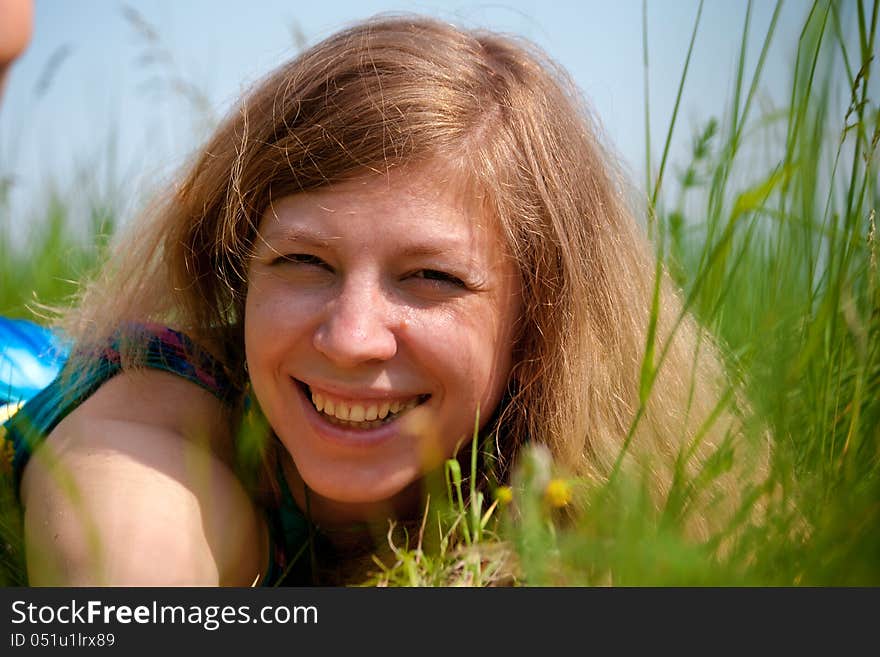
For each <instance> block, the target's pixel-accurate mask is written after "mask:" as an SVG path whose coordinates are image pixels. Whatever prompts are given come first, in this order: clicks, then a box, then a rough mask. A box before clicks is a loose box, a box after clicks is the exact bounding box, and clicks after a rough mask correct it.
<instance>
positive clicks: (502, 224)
mask: <svg viewBox="0 0 880 657" xmlns="http://www.w3.org/2000/svg"><path fill="white" fill-rule="evenodd" d="M654 272H655V264H654V260H653V257H652V254H651V250H650V248H649V246H648V244H647V242H646V240H645V238H644V236H643V235H642V234H641V231H640V230H639V228H638V226H637V224H636V222H635V221H634V219H633V216H632V214H631V212H630V211H629V209H628V207H627V203H626V199H625V196H624V185H623V181H622V179H621V177H620V176H619V174H618V172H617V169H616V168H615V165H614V162H613V158H612V156H611V155H610V154H609V152H608V151H606V149H605V148H604V147H603V145H602V143H601V141H600V138H599V134H598V132H597V130H596V128H595V126H594V125H593V123H592V122H591V120H590V118H589V115H588V113H587V111H586V110H585V108H584V105H583V103H582V101H581V99H580V98H579V96H578V93H577V91H576V89H575V87H574V85H573V84H572V83H571V81H570V80H569V78H568V76H567V75H566V74H565V72H564V71H562V70H561V69H559V67H557V66H556V65H555V64H554V63H553V62H551V61H549V60H548V59H547V58H546V56H545V55H543V54H542V53H541V52H540V51H538V50H537V49H536V48H535V47H534V46H532V45H530V44H528V43H526V42H524V41H518V40H515V39H511V38H508V37H502V36H500V35H496V34H493V33H489V32H482V31H470V30H463V29H459V28H457V27H454V26H451V25H447V24H445V23H441V22H438V21H434V20H430V19H425V18H421V17H396V18H380V19H375V20H370V21H366V22H363V23H360V24H357V25H354V26H353V27H351V28H349V29H347V30H344V31H342V32H339V33H337V34H335V35H333V36H331V37H329V38H328V39H326V40H325V41H323V42H321V43H319V44H318V45H316V46H314V47H313V48H311V49H309V50H308V51H306V52H305V53H303V54H302V55H301V56H299V57H297V58H296V59H295V60H293V61H292V62H289V63H287V64H285V65H283V66H281V67H280V68H279V69H278V70H276V71H275V72H273V73H272V74H271V75H270V76H268V77H267V78H266V79H265V80H263V81H262V82H261V83H259V84H258V85H256V87H255V88H254V89H253V90H252V91H251V92H250V93H248V94H247V95H246V96H245V97H244V99H243V100H242V102H241V103H240V105H239V106H238V107H237V108H236V109H235V111H234V112H233V113H232V114H231V115H230V116H229V118H227V120H226V121H225V122H224V123H223V124H222V125H221V126H220V127H219V128H218V129H217V130H216V132H215V134H214V135H213V137H212V138H211V139H210V140H209V142H208V143H207V144H206V145H205V146H204V148H202V149H201V150H200V151H199V153H198V154H197V156H196V158H195V159H194V161H193V162H192V163H191V165H190V166H189V167H188V168H187V170H186V172H185V174H184V175H183V177H182V178H181V180H180V181H179V182H178V183H177V184H175V185H173V186H171V188H170V191H169V192H168V193H167V195H166V196H165V197H164V198H161V199H159V201H158V202H157V203H156V204H155V205H154V206H153V207H152V208H151V209H150V210H149V211H148V212H147V213H146V214H145V215H144V216H143V217H141V218H140V220H139V221H137V222H136V223H135V224H134V226H133V227H132V229H131V230H130V231H129V233H128V234H127V235H126V236H125V237H124V239H123V241H122V242H121V243H120V244H119V246H118V249H117V252H116V256H115V257H114V258H113V259H111V261H110V262H109V263H108V265H107V266H106V268H105V270H104V272H103V273H102V275H101V276H100V277H99V278H98V279H97V280H96V281H94V282H93V283H91V284H90V285H89V286H87V287H86V288H85V292H84V294H83V296H82V299H81V301H80V303H79V304H78V305H77V306H76V307H75V309H73V310H72V311H70V312H69V313H68V315H67V316H66V318H65V323H64V325H65V328H66V331H67V333H68V334H69V335H70V336H71V337H72V339H73V340H74V341H75V344H76V347H75V349H74V352H73V355H72V356H71V359H70V361H69V362H68V365H67V367H66V369H65V372H64V373H62V375H61V377H60V378H59V379H57V380H56V382H55V383H53V385H52V386H50V387H49V388H47V390H46V391H44V392H43V393H41V394H40V395H38V396H37V397H36V398H35V399H34V400H32V402H30V403H29V404H28V405H26V406H25V407H24V409H23V410H22V411H20V412H19V413H18V414H17V415H16V416H15V417H14V418H13V420H12V421H11V423H10V425H9V427H8V428H9V430H10V434H12V435H13V437H14V438H15V439H16V454H17V466H18V470H19V472H20V473H21V472H22V471H23V476H22V480H21V498H22V502H23V504H24V508H25V528H26V539H27V545H28V574H29V577H30V581H31V582H32V583H36V584H39V583H53V584H59V583H60V584H93V583H115V584H196V583H201V584H221V585H225V584H238V585H242V584H252V583H256V582H264V583H271V582H273V581H277V580H278V578H279V577H280V576H282V575H284V571H285V570H288V569H290V568H293V571H292V572H293V574H289V576H288V580H287V581H310V579H309V578H310V577H314V573H311V574H308V573H306V572H304V571H300V570H298V569H299V568H300V566H302V564H304V563H305V561H306V560H305V559H299V558H298V555H301V554H302V553H303V551H304V550H305V549H306V546H307V545H309V541H308V537H309V534H310V532H316V533H317V534H318V535H319V536H320V537H322V538H321V540H323V541H324V542H325V543H326V546H327V547H326V549H325V552H324V553H325V554H334V555H336V556H335V557H334V559H336V560H337V561H345V560H346V555H347V554H348V548H349V547H350V544H351V543H352V541H351V536H352V534H351V532H350V531H349V528H350V527H351V526H352V525H353V524H355V525H365V526H367V527H369V526H371V525H373V524H375V523H378V524H380V525H381V524H382V523H384V522H386V521H387V519H388V518H394V519H401V520H407V519H413V518H415V517H417V516H418V513H419V510H420V509H421V508H422V501H421V496H422V492H423V487H424V478H425V477H426V476H427V475H428V474H430V473H431V472H432V471H434V470H435V469H436V468H437V467H438V466H439V465H440V464H442V462H443V461H444V460H445V459H447V458H449V457H452V456H453V455H455V454H457V453H458V451H459V447H460V446H461V445H462V444H465V443H467V442H468V441H469V438H470V435H471V433H472V431H473V427H474V421H475V418H476V417H479V429H480V432H481V434H482V435H483V436H486V437H491V438H492V439H493V440H494V442H495V452H496V454H495V455H494V456H495V459H497V463H494V464H493V468H492V476H494V477H497V478H498V479H500V480H502V481H504V480H506V479H507V477H508V475H509V473H510V472H511V470H512V468H513V467H514V466H515V463H516V457H517V455H518V453H519V450H520V448H521V447H522V446H523V445H525V444H526V443H533V444H541V445H545V446H546V447H547V448H549V450H550V453H551V454H552V456H553V457H554V459H555V462H556V463H557V465H558V466H559V467H561V468H563V469H565V470H566V471H568V472H570V473H572V474H574V475H578V476H582V477H587V478H589V479H592V480H595V481H600V482H601V481H604V480H606V479H607V478H608V477H609V476H611V474H612V472H615V471H617V470H620V469H623V470H631V471H634V472H646V473H649V477H650V481H651V489H652V493H653V495H654V497H655V498H656V500H657V503H658V504H659V503H660V500H662V498H663V495H664V494H665V492H666V491H667V490H668V489H669V486H670V485H671V482H672V480H673V478H674V477H675V476H677V469H678V471H679V472H678V474H681V471H682V470H683V471H685V472H688V473H690V474H694V473H696V472H698V471H699V470H700V468H701V467H702V465H703V464H704V463H705V462H706V461H707V459H708V458H709V457H710V456H711V455H713V454H715V453H717V451H718V450H719V449H720V448H722V447H723V448H725V449H726V448H728V447H735V446H737V445H738V444H739V428H738V422H737V420H736V416H735V413H734V409H732V407H731V406H732V405H731V403H730V400H731V399H735V395H730V394H728V391H729V386H728V384H727V382H726V380H725V376H724V371H723V368H722V367H721V365H720V362H719V359H718V357H717V355H716V350H715V349H714V348H713V347H712V345H711V343H710V341H709V339H708V337H707V336H706V335H705V334H702V333H701V332H700V331H699V330H698V328H697V326H696V324H695V323H694V322H693V320H692V319H690V318H688V317H687V316H684V317H683V319H681V321H679V316H680V309H681V303H680V301H679V300H678V297H677V296H676V294H675V292H674V291H673V289H672V287H671V286H670V284H669V282H668V281H667V280H666V278H665V277H664V278H663V280H662V282H661V283H662V284H661V295H660V307H659V314H658V317H657V320H658V323H657V331H656V338H655V339H656V341H657V345H658V349H657V353H658V354H659V353H661V352H662V353H663V357H662V363H661V362H660V361H659V360H658V362H657V363H655V365H659V367H658V368H657V369H656V370H654V369H648V370H646V372H647V374H648V378H649V379H653V380H652V384H653V385H651V386H649V388H650V389H649V391H648V388H646V387H644V386H643V385H642V382H643V381H645V380H646V377H645V375H644V374H643V369H644V368H643V366H642V362H643V354H644V353H645V345H646V343H647V335H648V324H649V316H650V312H649V311H650V308H651V303H652V294H653V289H654ZM167 327H173V329H171V328H167ZM640 390H641V392H640ZM246 408H249V409H250V410H246ZM260 409H261V410H262V412H263V413H264V414H265V418H266V420H267V421H268V427H269V429H270V432H269V433H270V435H271V438H270V440H269V441H268V442H263V441H258V442H257V443H256V451H257V452H258V453H259V460H260V462H261V463H262V471H261V472H260V474H259V475H258V476H257V477H256V479H255V480H254V481H253V482H251V481H250V480H249V479H248V476H247V474H246V473H245V472H243V471H242V468H241V465H242V463H243V461H244V460H246V458H245V452H246V451H247V448H246V447H243V445H246V444H247V443H246V442H245V441H244V439H243V438H241V437H237V436H236V433H237V430H238V427H240V426H241V424H242V416H244V417H245V418H249V417H250V418H253V417H259V413H258V412H257V411H258V410H260ZM251 424H253V422H251ZM46 436H48V439H45V440H44V438H45V437H46ZM276 438H277V440H276ZM31 451H33V452H34V453H33V457H32V458H30V459H28V456H27V455H28V454H29V453H30V452H31ZM737 463H745V461H744V460H739V461H737ZM25 464H27V465H26V467H25ZM743 467H749V466H746V465H744V466H743ZM739 474H741V471H738V470H736V469H733V470H730V471H729V472H726V473H725V474H724V475H722V476H720V477H718V478H716V479H715V481H714V482H713V484H712V485H711V486H707V487H706V491H707V492H706V499H705V500H703V501H704V502H705V504H703V503H701V502H698V501H695V502H694V511H693V512H692V513H691V515H690V518H689V521H688V522H689V525H690V527H691V529H692V531H693V533H694V534H695V535H696V536H706V535H707V534H708V533H709V532H710V531H711V530H712V526H713V522H714V521H715V519H716V518H718V517H721V515H723V514H721V515H719V514H717V509H716V511H715V512H712V513H710V512H709V510H708V508H709V506H710V505H712V504H713V503H714V504H715V506H716V507H717V506H718V505H719V504H720V505H721V506H725V507H727V508H728V510H732V509H734V508H736V506H737V505H738V501H739V495H738V490H739V485H738V481H737V478H738V476H739ZM487 476H488V470H484V471H483V472H480V473H478V476H477V477H476V479H475V480H476V482H477V485H480V482H481V481H482V480H483V479H484V478H485V477H487ZM242 480H244V481H246V482H248V484H249V485H248V490H246V489H245V487H244V486H243V485H242V483H241V482H242ZM251 484H252V485H251ZM719 500H720V502H719ZM266 509H267V511H266ZM304 518H308V521H306V520H305V519H304ZM316 528H317V529H316ZM355 536H358V535H357V534H356V535H355ZM353 542H354V543H355V544H356V545H358V544H360V542H361V541H360V540H359V538H355V539H354V541H353ZM267 555H271V556H267ZM297 573H298V574H297ZM355 576H356V575H355Z"/></svg>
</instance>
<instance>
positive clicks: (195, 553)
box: [21, 371, 268, 586]
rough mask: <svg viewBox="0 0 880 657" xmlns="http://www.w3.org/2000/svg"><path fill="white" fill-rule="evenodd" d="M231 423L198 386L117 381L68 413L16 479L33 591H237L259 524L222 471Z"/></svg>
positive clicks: (129, 377) (260, 542)
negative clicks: (108, 587) (157, 588)
mask: <svg viewBox="0 0 880 657" xmlns="http://www.w3.org/2000/svg"><path fill="white" fill-rule="evenodd" d="M230 445H231V441H230V431H229V418H228V417H227V415H226V413H225V411H224V410H223V408H222V406H221V405H220V403H219V402H218V401H217V400H216V399H215V398H214V397H212V396H211V395H210V394H209V393H207V392H206V391H204V390H202V389H201V388H199V387H198V386H196V385H194V384H192V383H189V382H187V381H185V380H183V379H181V378H179V377H176V376H173V375H170V374H166V373H162V372H156V371H147V372H138V373H134V374H122V375H120V376H117V377H115V378H114V379H112V380H111V381H109V382H107V383H106V384H105V385H104V386H102V387H101V388H100V389H99V390H98V392H97V393H95V394H94V395H93V396H92V397H91V398H90V399H89V400H87V401H86V402H85V403H84V404H83V405H82V406H80V407H79V408H78V409H76V411H74V412H73V413H71V415H70V416H68V417H67V418H66V419H65V420H64V421H62V422H61V423H60V424H59V425H58V427H56V429H55V430H54V431H53V432H52V434H51V435H50V436H49V438H48V440H47V441H46V443H45V444H44V445H43V446H41V447H40V448H39V449H38V450H37V451H36V453H35V454H34V455H33V457H32V458H31V461H30V463H29V464H28V466H27V468H26V470H25V474H24V478H23V480H22V490H21V492H22V501H23V504H24V507H25V541H26V547H27V560H28V577H29V581H30V583H31V584H32V585H75V586H89V585H107V584H109V585H146V586H164V585H168V586H173V585H218V584H219V585H237V586H248V585H251V584H252V583H253V582H254V581H255V580H258V579H260V578H262V575H263V573H264V572H265V568H266V555H268V547H267V544H266V530H265V525H264V523H263V521H262V519H261V517H260V515H259V513H258V512H257V510H256V509H255V507H254V505H253V504H252V502H251V501H250V499H249V498H248V496H247V493H246V492H245V490H244V489H243V488H242V486H241V485H240V483H239V482H238V480H237V479H236V477H235V476H234V474H233V473H232V470H231V468H230V467H229V465H228V452H229V449H230Z"/></svg>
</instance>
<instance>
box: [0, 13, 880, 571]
mask: <svg viewBox="0 0 880 657" xmlns="http://www.w3.org/2000/svg"><path fill="white" fill-rule="evenodd" d="M878 4H880V3H878V2H876V1H875V2H874V3H873V4H870V5H869V4H867V3H865V2H863V1H860V2H858V3H851V4H849V5H846V6H844V5H838V4H835V3H828V2H824V1H823V2H816V3H815V4H814V5H813V6H812V8H811V11H810V13H809V15H808V16H807V17H805V20H804V25H803V31H802V33H801V35H800V38H799V41H798V43H797V59H796V62H794V63H793V70H792V84H791V88H790V90H789V93H788V94H787V96H788V99H789V100H788V104H787V106H786V107H783V108H781V109H776V110H769V111H764V112H763V113H759V112H758V109H757V106H756V102H755V98H756V95H757V90H758V89H759V88H760V84H761V72H762V69H763V65H764V62H765V59H766V53H767V50H768V47H769V45H770V43H771V42H772V40H773V39H774V38H775V36H776V35H775V25H776V17H777V15H778V14H777V13H775V14H774V17H773V19H772V21H771V24H770V25H768V26H766V28H765V29H766V32H765V34H766V36H765V38H764V41H763V44H762V49H761V52H760V53H759V54H758V58H757V63H756V65H755V67H754V68H753V69H750V70H747V68H746V64H745V62H746V61H747V60H748V58H747V57H746V55H747V52H746V45H745V44H746V43H747V39H746V36H747V35H748V34H749V33H750V31H751V30H752V29H754V26H752V25H751V24H750V12H748V13H747V17H746V21H745V24H744V25H743V40H742V43H743V46H742V50H741V54H740V58H739V63H738V67H737V70H736V73H735V75H734V79H733V80H732V88H731V91H732V94H731V99H732V100H731V102H730V105H729V107H727V109H726V112H725V115H724V116H721V117H706V119H705V122H704V123H702V124H701V125H698V126H693V129H694V141H693V152H692V158H691V160H690V161H689V162H684V163H677V164H678V165H679V166H677V167H673V166H672V165H671V164H670V163H669V162H668V153H669V147H668V145H669V143H670V142H671V136H672V132H673V129H675V130H680V129H681V128H680V126H677V125H676V117H677V108H678V102H677V103H676V111H675V113H674V115H673V117H672V118H671V119H670V125H669V130H668V132H667V134H666V135H665V136H664V147H663V149H662V156H661V159H660V161H659V163H658V164H657V168H656V169H655V168H653V167H654V165H653V164H652V162H651V159H650V154H651V152H652V148H651V147H652V145H651V144H650V141H649V143H648V144H646V154H647V157H646V160H647V162H646V164H647V166H648V172H649V175H648V177H647V181H646V185H647V198H648V199H649V210H648V213H647V216H646V223H647V225H648V228H649V231H650V233H651V235H652V238H653V241H654V243H655V244H656V246H657V250H658V254H659V255H660V257H661V259H662V261H663V262H664V263H665V264H666V266H667V268H668V270H669V271H670V272H671V274H672V276H673V278H674V279H675V281H676V282H677V283H678V284H679V286H680V287H681V288H682V290H683V296H684V298H685V300H686V307H687V309H688V310H689V311H691V312H693V313H694V314H696V315H697V317H698V318H699V319H700V320H701V322H702V323H703V324H704V325H705V326H706V327H708V328H709V329H710V330H711V331H712V332H714V333H715V334H717V335H718V336H720V338H721V339H722V341H723V343H724V345H725V347H726V353H727V354H728V356H729V361H730V362H729V365H730V368H731V371H733V372H736V373H737V376H738V377H739V378H740V379H741V381H742V385H743V387H744V389H745V391H746V394H747V396H748V398H749V401H750V404H751V409H752V413H753V414H754V417H753V418H752V420H753V421H752V422H751V423H750V426H752V425H753V426H755V427H768V428H769V429H770V431H771V434H772V439H773V447H774V449H773V458H772V466H771V471H770V474H769V478H768V480H767V482H766V488H765V489H760V488H759V489H756V490H754V491H753V493H754V497H758V496H761V495H763V494H764V493H765V492H766V491H767V490H771V489H772V490H776V491H778V493H777V495H776V496H774V497H773V498H768V499H769V507H768V510H767V514H766V518H765V520H764V521H763V522H761V523H760V524H752V522H751V521H750V520H749V518H748V515H747V513H746V511H747V509H744V512H743V514H742V515H741V516H739V517H737V518H735V519H734V520H732V521H731V523H730V525H729V526H728V527H727V528H725V530H723V531H722V532H721V533H720V534H718V535H717V536H714V537H713V538H712V539H710V540H708V541H705V542H702V543H695V542H694V541H693V540H691V539H688V538H687V537H686V535H685V532H684V530H683V527H682V523H681V522H679V520H678V518H679V515H680V514H679V513H678V511H679V510H680V509H681V507H682V505H683V504H685V503H684V502H682V500H683V499H685V498H686V496H687V492H688V488H687V487H688V486H691V487H693V486H699V485H701V484H700V480H699V479H697V480H690V481H685V480H682V481H679V482H677V484H676V486H674V487H673V490H672V491H671V492H670V494H669V499H668V500H667V504H666V505H665V507H663V508H660V509H657V508H656V505H654V504H653V503H652V502H651V501H650V499H649V496H648V494H647V492H646V487H645V486H644V485H642V482H640V481H638V480H633V479H632V478H625V477H616V478H615V479H614V480H613V481H612V482H610V483H608V484H606V485H603V486H596V485H589V484H588V483H587V482H585V481H579V480H576V479H565V478H564V475H562V474H560V473H556V472H555V471H554V467H553V464H552V463H551V462H550V460H549V457H548V456H547V454H546V453H544V452H542V451H541V450H539V449H534V450H531V451H529V452H527V453H526V454H525V458H524V459H523V462H522V463H521V464H520V467H519V468H518V470H517V472H516V475H515V477H514V480H513V482H512V484H513V485H512V487H511V488H510V489H508V488H504V489H500V490H491V489H490V490H487V491H485V492H484V493H483V494H481V493H478V492H477V491H469V490H468V487H467V485H466V481H464V482H463V481H462V473H461V471H460V466H459V465H458V463H453V462H451V463H450V464H449V465H448V466H447V469H446V471H445V473H444V474H445V480H444V481H442V482H437V486H436V487H435V490H434V492H433V493H432V495H431V498H430V500H429V505H428V507H427V512H426V514H425V517H424V524H423V525H422V526H421V527H420V529H419V531H418V532H416V533H413V534H412V535H409V536H407V537H405V538H404V539H400V538H399V537H398V538H396V539H395V540H394V541H393V544H392V549H391V551H390V552H387V553H385V554H384V555H383V556H382V557H381V558H377V559H376V562H375V568H374V573H373V575H371V576H370V577H369V578H368V579H367V581H366V582H365V583H367V584H378V585H389V586H412V585H453V584H454V585H468V586H473V585H476V586H482V585H488V584H494V583H504V584H511V583H512V584H517V585H605V584H615V585H769V586H798V585H801V586H806V585H856V586H859V585H875V586H876V585H878V584H880V559H878V556H880V274H878V260H880V258H878V256H880V254H878V251H880V245H878V241H880V235H878V234H877V231H876V224H877V222H878V217H877V216H876V210H877V208H878V205H880V203H878V201H880V182H878V175H877V164H878V154H877V148H878V141H880V109H878V101H877V98H876V97H873V96H872V95H871V93H870V92H871V89H872V86H871V82H872V76H875V72H874V71H873V68H874V67H876V64H877V62H876V61H874V58H875V57H874V58H872V55H874V56H876V53H877V51H878V48H877V41H876V28H877V20H878V18H877V17H878ZM844 9H846V11H844ZM777 11H778V8H777ZM698 23H699V19H697V21H696V22H695V26H694V34H697V33H698V31H699V24H698ZM646 30H647V27H646ZM688 57H690V51H689V54H688ZM686 74H687V66H685V67H683V72H682V76H681V81H680V87H679V100H680V99H681V97H682V93H683V92H682V89H684V88H685V86H686V84H687V75H686ZM873 88H874V89H876V82H875V83H874V86H873ZM646 89H647V84H646ZM840 97H843V98H845V99H850V102H849V103H848V106H846V105H847V103H845V102H844V107H843V108H842V109H841V108H840V103H839V102H837V99H838V98H840ZM648 108H649V105H648V103H647V100H646V125H647V124H648V122H647V114H648ZM755 153H761V154H762V155H761V157H760V158H757V157H756V155H755ZM756 161H758V162H760V165H756ZM670 180H672V181H674V182H676V183H677V185H676V186H675V188H672V187H671V186H670V183H669V181H670ZM670 190H671V191H670ZM0 207H2V199H0ZM66 207H67V204H65V202H64V199H63V198H53V199H51V200H50V202H48V203H47V208H48V209H47V212H46V216H45V218H44V220H43V221H42V222H41V224H40V225H41V227H42V229H41V230H40V231H37V232H36V233H34V234H33V235H32V236H31V237H30V238H29V240H28V242H27V247H26V249H25V250H24V251H18V250H16V249H13V248H11V247H10V241H9V238H8V235H6V234H5V233H6V232H8V231H9V230H11V227H10V226H8V225H3V226H0V228H2V231H0V272H2V273H0V313H3V314H7V315H10V314H11V315H17V316H29V313H30V312H31V311H30V310H28V308H29V307H33V305H32V304H33V302H34V300H35V299H36V300H39V301H41V302H47V303H59V302H63V300H64V299H65V298H67V297H68V296H69V295H70V293H71V292H73V291H74V289H75V284H74V283H72V282H71V281H76V280H78V279H79V278H80V277H81V276H82V275H83V273H85V272H88V271H91V270H92V269H93V268H94V267H95V266H96V265H97V264H98V263H99V261H100V258H101V253H102V249H103V244H104V243H105V239H104V238H101V237H98V236H99V235H101V234H103V233H104V232H106V230H105V229H106V228H107V227H111V228H112V226H113V225H114V223H115V222H114V221H113V219H114V218H113V217H111V216H108V214H107V213H106V212H102V211H100V210H97V209H96V210H95V211H94V213H93V215H94V216H93V219H92V221H91V225H92V227H93V228H92V230H91V232H90V233H89V234H88V235H87V236H85V238H83V237H82V236H74V235H71V234H70V229H69V225H70V222H71V218H70V217H69V216H68V214H67V211H66V209H65V208H66ZM93 244H97V245H98V246H97V247H96V246H93ZM29 304H31V305H30V306H29ZM662 355H663V344H662V343H658V344H654V343H653V341H652V342H649V344H648V348H647V349H646V358H645V366H644V368H643V373H644V376H643V389H642V390H641V394H642V398H644V397H645V396H647V395H650V388H651V385H652V382H653V376H652V374H653V372H654V371H655V368H656V367H657V365H658V363H659V362H660V361H661V360H662ZM756 431H757V429H756ZM475 449H476V447H475ZM724 456H725V455H724V454H720V455H719V458H718V459H716V461H715V462H714V463H711V464H710V466H709V471H707V472H706V473H704V474H705V476H706V477H710V476H712V475H713V474H717V473H719V472H723V471H724V469H725V468H726V467H728V465H729V464H728V463H727V462H726V461H725V458H724ZM0 502H2V507H0V508H2V516H0V521H2V523H3V525H2V531H3V534H4V538H5V540H4V543H5V544H6V545H7V548H6V552H5V554H4V556H3V561H2V564H0V565H2V568H0V577H4V578H6V581H7V582H19V581H21V570H20V568H21V566H20V557H21V550H20V527H19V525H18V524H17V520H16V517H15V513H14V511H10V507H9V505H8V503H7V501H0ZM574 508H586V509H587V512H586V513H574V512H571V509H574ZM731 536H735V537H736V539H735V540H734V541H725V539H729V538H730V537H731ZM721 545H725V546H726V547H725V548H724V549H720V547H719V546H721Z"/></svg>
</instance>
